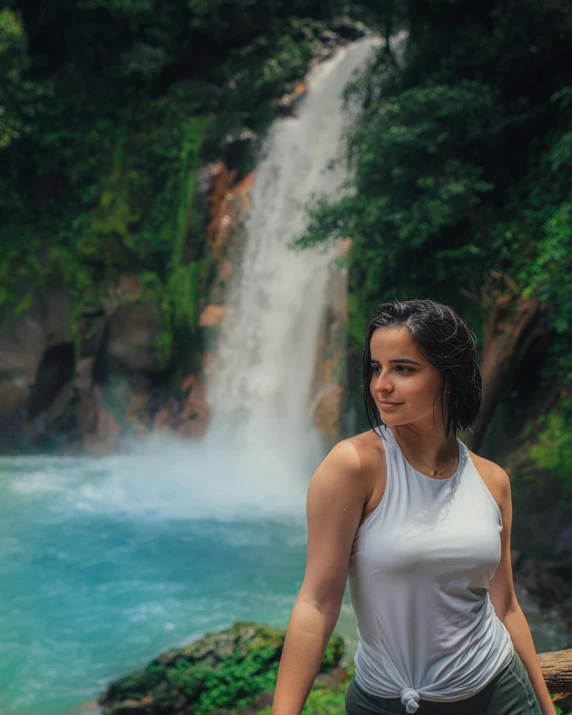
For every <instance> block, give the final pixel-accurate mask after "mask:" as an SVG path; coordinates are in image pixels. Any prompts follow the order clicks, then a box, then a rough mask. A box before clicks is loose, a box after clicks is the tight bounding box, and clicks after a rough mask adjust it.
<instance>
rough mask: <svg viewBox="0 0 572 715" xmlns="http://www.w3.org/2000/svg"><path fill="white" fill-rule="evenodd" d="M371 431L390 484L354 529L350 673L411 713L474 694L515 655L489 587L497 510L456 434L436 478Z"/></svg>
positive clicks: (496, 553)
mask: <svg viewBox="0 0 572 715" xmlns="http://www.w3.org/2000/svg"><path fill="white" fill-rule="evenodd" d="M377 431H378V433H379V434H380V435H383V436H384V437H385V442H384V445H385V455H386V463H387V484H386V487H385V493H384V495H383V497H382V499H381V502H380V503H379V505H378V506H377V507H376V508H375V509H374V511H373V512H372V513H371V514H370V515H369V517H368V518H367V519H366V521H365V522H364V523H363V524H361V526H360V527H359V529H358V530H357V533H356V537H355V540H354V544H353V548H352V555H351V561H350V570H349V575H348V586H349V593H350V598H351V601H352V606H353V608H354V611H355V615H356V621H357V629H358V636H359V643H358V648H357V652H356V655H355V661H354V662H355V679H356V681H357V684H358V685H359V686H360V687H361V688H362V689H363V690H365V691H366V692H369V693H371V694H372V695H375V696H378V697H384V698H396V697H400V698H401V702H402V703H403V704H404V705H405V706H406V710H407V712H408V713H414V712H415V711H416V710H417V708H418V707H419V699H420V698H424V699H426V700H433V701H437V702H441V701H442V702H445V701H451V700H463V699H465V698H468V697H471V695H474V694H475V693H476V692H478V691H479V690H481V689H482V688H484V687H485V685H487V683H489V682H490V681H491V680H492V679H493V678H494V677H495V675H497V674H498V673H499V671H501V670H502V669H503V668H504V667H505V666H506V665H508V663H509V662H510V660H511V658H512V656H513V653H514V647H513V644H512V641H511V638H510V635H509V633H508V631H507V629H506V627H505V626H504V624H503V623H502V622H501V621H500V620H499V619H498V618H497V616H496V614H495V611H494V608H493V605H492V603H491V600H490V598H489V592H488V589H489V583H490V580H491V578H492V577H493V575H494V573H495V571H496V568H497V566H498V564H499V561H500V556H501V544H500V532H501V531H502V517H501V513H500V511H499V508H498V506H497V504H496V502H495V500H494V498H493V496H492V494H491V493H490V492H489V490H488V488H487V486H486V485H485V483H484V482H483V480H482V479H481V476H480V475H479V473H478V471H477V470H476V468H475V465H474V463H473V460H472V459H471V456H470V454H469V451H468V449H467V447H466V446H465V444H463V442H461V441H460V440H459V439H457V443H458V448H459V466H458V468H457V471H456V472H455V474H454V475H453V476H452V477H449V478H446V479H434V478H432V477H428V476H426V475H425V474H422V473H421V472H418V471H417V470H416V469H413V467H412V466H411V465H410V464H409V462H408V461H407V460H406V459H405V456H404V454H403V452H402V450H401V447H400V446H399V444H398V443H397V440H396V439H395V437H394V435H393V433H392V431H391V429H390V428H389V427H387V426H383V427H380V428H378V430H377ZM419 715H421V713H420V714H419Z"/></svg>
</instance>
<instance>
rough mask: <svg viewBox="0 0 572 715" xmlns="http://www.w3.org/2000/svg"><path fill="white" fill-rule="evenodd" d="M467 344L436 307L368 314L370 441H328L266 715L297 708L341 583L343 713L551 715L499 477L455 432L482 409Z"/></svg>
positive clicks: (460, 328) (464, 332)
mask: <svg viewBox="0 0 572 715" xmlns="http://www.w3.org/2000/svg"><path fill="white" fill-rule="evenodd" d="M474 348H475V342H474V339H473V336H472V334H471V333H470V331H469V330H468V329H467V327H466V325H465V324H464V323H463V321H462V320H461V319H460V318H459V316H458V315H457V314H456V313H455V312H454V311H453V310H452V309H451V308H449V307H447V306H444V305H441V304H439V303H437V302H435V301H432V300H410V301H405V302H398V301H393V302H391V303H384V304H383V305H380V306H379V307H378V308H377V309H376V311H375V314H374V316H373V318H372V320H371V322H370V324H369V326H368V328H367V331H366V340H365V348H364V365H363V379H364V397H365V404H366V412H367V414H368V419H369V421H370V424H371V425H372V430H371V431H369V432H365V433H363V434H359V435H356V436H355V437H352V438H350V439H347V440H343V441H342V442H340V443H339V444H337V445H336V446H335V447H334V448H333V449H332V451H331V452H330V453H329V454H328V456H327V457H326V458H325V459H324V461H323V462H322V464H321V465H320V466H319V467H318V469H317V470H316V473H315V474H314V476H313V478H312V480H311V483H310V486H309V489H308V497H307V516H308V552H307V561H306V573H305V576H304V581H303V584H302V587H301V590H300V593H299V595H298V597H297V600H296V603H295V605H294V609H293V611H292V616H291V619H290V623H289V626H288V631H287V634H286V640H285V643H284V650H283V654H282V660H281V663H280V669H279V673H278V681H277V685H276V692H275V696H274V705H273V711H272V712H273V715H299V713H300V712H301V710H302V708H303V706H304V703H305V701H306V698H307V697H308V694H309V691H310V689H311V687H312V684H313V682H314V678H315V676H316V674H317V672H318V669H319V666H320V663H321V660H322V658H323V655H324V652H325V648H326V645H327V643H328V641H329V638H330V636H331V634H332V631H333V629H334V626H335V625H336V622H337V620H338V616H339V612H340V607H341V602H342V597H343V593H344V587H345V584H346V579H348V577H349V579H348V581H349V584H348V585H349V591H350V596H351V600H352V605H353V607H354V611H355V614H356V620H357V626H358V635H359V644H358V649H357V653H356V656H355V676H354V678H353V679H352V681H351V682H350V685H349V688H348V692H347V696H346V713H347V715H387V714H396V715H401V714H405V713H415V712H417V711H418V715H425V714H427V715H430V714H433V715H436V714H439V715H469V714H470V715H531V714H534V715H539V714H540V713H541V714H542V715H554V713H555V710H554V706H553V704H552V702H551V700H550V696H549V693H548V690H547V688H546V684H545V682H544V679H543V677H542V674H541V671H540V668H539V665H538V660H537V657H536V652H535V649H534V644H533V641H532V637H531V634H530V630H529V627H528V624H527V622H526V619H525V616H524V614H523V612H522V610H521V609H520V606H519V605H518V602H517V599H516V596H515V592H514V587H513V581H512V570H511V561H510V529H511V516H512V511H511V496H510V483H509V479H508V475H507V474H506V472H505V471H504V470H503V469H502V468H501V467H499V466H498V465H496V464H494V463H493V462H490V461H488V460H486V459H483V458H482V457H479V456H478V455H477V454H474V453H473V452H470V451H469V450H468V449H467V447H466V446H465V445H464V443H463V442H461V441H460V440H459V439H458V438H457V436H456V435H457V432H461V431H462V430H465V429H469V428H470V427H471V425H473V424H474V423H475V420H476V418H477V414H478V411H479V407H480V401H481V377H480V374H479V371H478V368H477V365H476V362H475V354H474Z"/></svg>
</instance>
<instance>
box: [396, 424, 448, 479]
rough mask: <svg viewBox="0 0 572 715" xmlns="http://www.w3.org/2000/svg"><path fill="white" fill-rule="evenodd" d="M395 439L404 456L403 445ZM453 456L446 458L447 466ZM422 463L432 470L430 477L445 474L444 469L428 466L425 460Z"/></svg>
mask: <svg viewBox="0 0 572 715" xmlns="http://www.w3.org/2000/svg"><path fill="white" fill-rule="evenodd" d="M393 436H394V437H395V434H394V435H393ZM395 441H396V442H397V444H398V445H399V448H400V449H401V453H402V454H403V456H404V457H405V452H404V451H403V447H402V446H401V445H400V444H399V441H398V440H397V437H395ZM454 458H455V457H454V456H453V457H449V459H448V460H447V467H448V466H449V464H450V462H451V461H452V460H453V459H454ZM405 459H407V457H405ZM423 465H424V466H425V467H426V468H427V469H430V470H431V472H432V473H431V475H430V476H431V477H436V476H437V475H439V476H440V477H441V476H443V474H445V469H435V468H433V467H429V466H428V465H427V463H426V462H423Z"/></svg>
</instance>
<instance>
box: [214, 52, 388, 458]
mask: <svg viewBox="0 0 572 715" xmlns="http://www.w3.org/2000/svg"><path fill="white" fill-rule="evenodd" d="M377 44H378V41H377V40H374V39H364V40H361V41H359V42H356V43H353V44H351V45H349V46H348V47H346V48H342V49H340V50H339V51H338V52H337V53H336V55H335V56H334V57H333V58H331V59H329V60H327V61H325V62H323V63H321V64H319V65H317V66H316V67H315V68H314V69H313V70H312V71H311V73H310V74H309V76H308V91H307V94H306V96H305V97H304V99H303V100H302V102H301V103H300V105H299V106H298V108H297V110H298V111H297V113H296V116H293V117H287V118H282V119H277V120H276V121H275V123H274V125H273V127H272V129H271V131H270V134H269V137H268V139H267V142H266V145H265V147H264V151H263V152H262V158H261V160H260V162H259V164H258V166H257V168H256V174H255V184H254V189H253V194H252V209H251V211H250V212H249V215H248V217H247V220H246V227H245V228H246V239H245V247H244V252H243V255H242V265H241V266H240V270H238V271H237V274H238V275H237V277H236V279H235V281H234V283H232V284H231V286H230V288H229V293H228V296H227V307H226V314H225V319H224V321H223V324H222V326H221V332H220V337H219V343H218V350H217V353H218V354H217V359H216V361H215V367H214V369H211V371H210V372H209V387H208V392H207V400H208V403H209V407H210V410H211V415H212V418H211V427H210V429H209V434H207V441H208V440H209V438H211V439H219V438H220V436H221V435H225V439H231V438H232V437H231V436H234V437H235V438H236V440H237V443H240V444H241V445H242V446H243V447H244V448H245V449H249V448H250V449H252V450H253V451H254V452H255V451H257V450H261V449H262V450H267V451H270V452H272V453H274V454H276V452H277V451H278V452H280V453H281V457H282V458H284V459H286V460H287V461H288V462H289V464H290V465H291V467H294V468H295V469H296V471H298V469H299V468H300V467H302V465H304V466H303V468H304V469H306V467H307V464H308V459H309V460H310V461H312V462H314V463H315V462H316V459H317V458H318V457H319V456H321V455H320V452H321V448H320V440H319V437H318V435H317V432H316V430H315V428H314V427H313V425H312V418H311V414H310V405H311V403H312V399H313V397H314V396H313V395H312V394H311V390H312V381H313V376H314V369H315V363H316V349H317V341H318V334H319V328H320V323H321V320H322V318H323V314H324V310H325V306H326V304H327V295H326V287H327V277H328V265H329V263H330V261H331V257H332V254H331V252H329V251H324V249H317V250H304V251H301V252H298V251H293V250H291V249H290V248H289V243H290V242H291V240H292V238H294V237H295V236H296V235H298V234H299V233H300V232H301V231H302V230H303V229H304V227H305V206H306V204H307V202H308V200H309V199H311V198H312V197H318V196H330V197H331V196H333V195H335V193H336V192H337V191H338V189H339V188H340V185H341V183H342V181H343V179H344V178H345V175H346V166H345V162H344V160H343V146H342V133H343V130H344V125H345V122H344V119H345V114H344V111H343V106H342V105H343V101H342V96H341V95H342V91H343V89H344V87H345V86H346V84H347V83H348V81H349V80H350V79H351V78H352V75H353V73H354V71H356V70H358V69H359V68H361V67H363V65H364V63H365V62H366V60H367V59H368V57H369V56H370V54H371V53H372V52H373V50H374V47H375V46H376V45H377Z"/></svg>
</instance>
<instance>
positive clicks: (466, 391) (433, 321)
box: [362, 299, 482, 436]
mask: <svg viewBox="0 0 572 715" xmlns="http://www.w3.org/2000/svg"><path fill="white" fill-rule="evenodd" d="M399 325H403V326H405V327H406V328H407V329H408V330H409V334H410V336H411V339H412V341H413V344H414V345H415V347H416V348H417V349H418V350H419V352H420V353H421V354H422V355H423V357H424V358H425V359H426V360H428V361H429V362H430V363H431V365H433V366H434V367H436V368H437V370H439V372H440V373H441V375H442V376H443V386H444V387H445V386H446V387H447V389H448V391H449V394H448V395H447V410H448V414H447V425H446V430H445V431H446V434H447V435H448V434H449V432H450V431H451V430H453V434H454V435H455V436H457V432H459V431H464V430H466V429H470V428H471V427H472V426H473V425H474V424H475V422H476V420H477V417H478V414H479V409H480V406H481V397H482V381H481V373H480V372H479V368H478V366H477V362H476V360H475V345H476V342H477V341H476V337H475V335H474V333H472V332H471V331H470V330H469V329H468V328H467V326H466V325H465V323H464V322H463V321H462V320H461V318H460V317H459V316H458V315H457V313H455V311H454V310H453V309H452V308H449V307H448V306H446V305H442V304H441V303H437V302H436V301H434V300H430V299H424V300H422V299H414V300H405V301H399V300H397V299H394V300H392V301H390V302H388V303H382V305H378V306H377V308H376V309H375V311H374V314H373V317H372V319H371V320H370V321H369V324H368V326H367V328H366V331H365V345H364V350H363V373H362V376H363V398H364V403H365V411H366V415H367V420H368V422H369V424H370V426H371V427H372V428H375V427H379V426H381V425H383V424H384V423H383V422H382V419H381V415H380V414H379V410H378V409H377V405H376V403H375V400H374V398H373V396H372V394H371V387H370V386H371V378H372V374H373V370H372V367H371V349H370V341H371V337H372V335H373V334H374V332H375V331H376V330H377V329H378V328H389V327H395V326H399ZM443 393H444V390H442V391H441V411H442V414H443V415H444V412H443V409H444V394H443Z"/></svg>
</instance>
